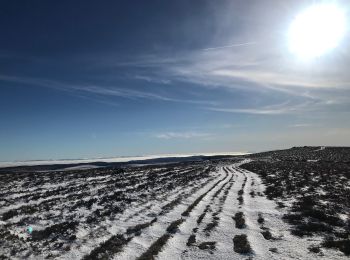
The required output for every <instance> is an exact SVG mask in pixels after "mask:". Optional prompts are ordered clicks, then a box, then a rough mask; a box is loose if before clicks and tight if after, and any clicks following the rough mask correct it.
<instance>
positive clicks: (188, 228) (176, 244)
mask: <svg viewBox="0 0 350 260" xmlns="http://www.w3.org/2000/svg"><path fill="white" fill-rule="evenodd" d="M222 171H224V170H222ZM228 174H229V176H228V178H227V180H226V182H225V183H224V184H223V185H221V187H219V188H218V189H217V190H216V191H215V192H213V193H212V195H211V196H208V197H207V198H206V199H205V200H203V201H202V203H200V204H199V205H198V207H197V208H196V210H194V212H193V214H192V215H191V216H190V217H189V218H188V219H186V221H185V222H184V223H183V224H182V225H181V226H180V230H179V232H178V233H177V234H176V235H175V236H174V237H173V238H171V239H170V241H169V242H168V244H167V245H166V247H165V248H164V250H163V251H162V252H161V253H160V254H159V256H158V258H157V259H184V258H188V259H193V256H194V255H195V256H196V257H197V256H198V253H199V254H203V253H206V254H208V252H207V251H206V250H205V251H202V250H200V249H199V248H198V247H197V246H190V245H188V242H189V238H190V237H192V238H193V235H199V238H198V239H199V240H200V241H201V242H202V243H201V246H202V248H203V249H204V248H207V247H209V248H210V247H213V246H214V244H211V243H210V242H212V239H211V237H210V239H211V240H210V241H207V240H208V237H207V236H206V234H205V232H201V234H199V233H198V230H199V229H200V227H205V225H206V224H207V223H205V222H203V223H201V221H198V220H199V219H200V218H201V216H203V213H204V214H206V213H208V212H209V210H208V208H209V206H210V205H212V207H216V209H219V208H220V205H215V204H214V205H213V204H212V203H213V201H218V202H219V200H220V199H222V197H224V195H225V192H226V190H227V189H228V190H229V191H230V190H231V187H232V185H231V184H234V182H233V177H234V176H235V175H234V174H233V173H232V172H231V171H229V172H228ZM230 182H231V183H230ZM223 188H226V189H223ZM218 191H220V192H218ZM220 193H222V196H221V197H219V198H216V199H215V197H216V196H217V194H220ZM227 194H228V196H229V195H231V192H228V193H227ZM213 198H214V199H213ZM227 202H228V200H225V201H224V202H223V203H222V204H225V203H227ZM222 208H223V210H224V211H225V210H226V207H225V205H223V206H222ZM216 212H217V211H215V212H214V213H216ZM217 215H219V214H217ZM217 215H216V216H217ZM221 215H223V213H222V212H220V216H221ZM207 219H208V218H207ZM221 219H222V217H220V221H221ZM227 219H229V218H228V217H227ZM209 220H211V218H210V217H209ZM228 221H230V220H228ZM198 222H199V223H198ZM226 225H227V224H226ZM216 228H217V227H215V229H213V230H212V232H215V230H216ZM210 234H211V232H210ZM195 242H196V241H193V243H195ZM196 245H198V243H196ZM186 248H187V249H186ZM184 249H186V251H185V252H184ZM189 251H192V252H193V253H194V254H193V255H192V254H189V255H188V254H187V253H188V252H189ZM200 251H202V252H200ZM197 252H198V253H197Z"/></svg>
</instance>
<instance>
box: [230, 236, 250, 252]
mask: <svg viewBox="0 0 350 260" xmlns="http://www.w3.org/2000/svg"><path fill="white" fill-rule="evenodd" d="M233 250H234V251H235V252H237V253H239V254H249V253H251V252H252V249H251V247H250V244H249V241H248V239H247V235H244V234H243V235H236V236H235V237H234V238H233Z"/></svg>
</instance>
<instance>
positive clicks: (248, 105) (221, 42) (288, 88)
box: [0, 0, 350, 161]
mask: <svg viewBox="0 0 350 260" xmlns="http://www.w3.org/2000/svg"><path fill="white" fill-rule="evenodd" d="M315 2H318V1H296V0H293V1H292V0H291V1H277V0H269V1H267V0H266V1H260V0H255V1H245V0H240V1H233V0H232V1H222V0H218V1H209V0H207V1H204V0H203V1H185V0H176V1H164V0H155V1H130V0H125V1H112V0H110V1H108V0H106V1H89V0H84V1H83V0H76V1H68V0H61V1H38V0H31V1H17V0H5V1H1V3H0V36H1V41H0V111H1V113H0V161H12V160H32V159H50V158H55V159H62V158H65V159H70V158H87V157H104V156H119V155H144V154H160V153H167V154H168V153H192V152H226V151H261V150H268V149H276V148H287V147H290V146H300V145H336V146H340V145H342V146H346V145H347V146H349V145H350V120H349V118H350V73H349V68H350V48H349V39H350V35H349V30H350V22H349V20H347V25H348V28H347V31H346V34H345V36H344V38H343V39H342V41H341V42H340V44H339V46H338V47H337V48H336V49H334V50H332V51H331V52H329V53H327V54H325V55H323V56H321V57H319V58H316V59H313V60H309V61H305V60H300V59H298V58H297V57H296V56H295V55H293V54H292V53H291V52H290V51H289V49H288V39H287V38H288V35H287V32H288V28H289V26H290V24H291V22H292V21H293V19H294V18H295V16H296V15H297V14H298V13H300V12H301V11H302V10H303V9H305V8H306V7H308V6H310V5H311V4H312V3H315ZM319 2H321V1H319ZM322 2H325V1H322ZM332 2H336V3H337V4H338V5H339V6H341V7H342V8H344V10H345V13H346V14H347V17H349V13H350V12H349V10H350V9H349V8H350V6H349V2H348V1H332Z"/></svg>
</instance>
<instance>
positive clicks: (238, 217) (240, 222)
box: [232, 212, 245, 229]
mask: <svg viewBox="0 0 350 260" xmlns="http://www.w3.org/2000/svg"><path fill="white" fill-rule="evenodd" d="M232 218H233V220H234V221H235V222H236V228H239V229H242V228H245V218H244V214H243V212H237V213H236V214H235V216H234V217H232Z"/></svg>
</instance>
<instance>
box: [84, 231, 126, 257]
mask: <svg viewBox="0 0 350 260" xmlns="http://www.w3.org/2000/svg"><path fill="white" fill-rule="evenodd" d="M130 239H131V238H125V237H124V236H123V235H115V236H112V237H111V238H110V239H108V240H107V241H105V242H103V243H101V244H100V245H99V246H98V247H96V248H95V249H94V250H92V251H91V252H90V254H89V255H86V256H84V257H83V260H95V259H101V260H107V259H111V258H112V257H113V255H114V254H116V253H118V252H121V251H122V249H123V247H124V246H125V245H126V244H127V243H128V242H129V241H130Z"/></svg>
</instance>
